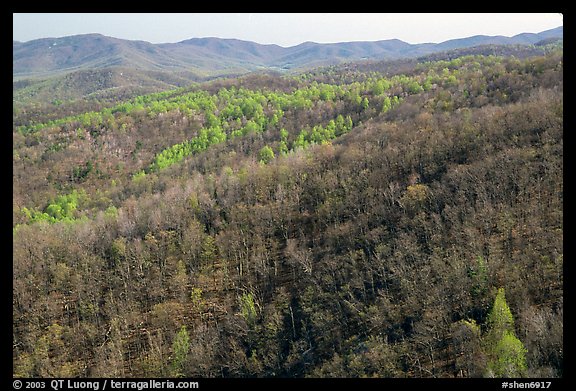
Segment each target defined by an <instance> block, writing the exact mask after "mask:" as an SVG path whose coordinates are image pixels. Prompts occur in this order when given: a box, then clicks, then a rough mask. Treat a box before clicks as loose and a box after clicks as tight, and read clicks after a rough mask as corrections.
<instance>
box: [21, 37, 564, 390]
mask: <svg viewBox="0 0 576 391" xmlns="http://www.w3.org/2000/svg"><path fill="white" fill-rule="evenodd" d="M103 39H104V38H103ZM479 41H480V40H479V39H475V42H479ZM110 42H112V43H113V44H111V46H109V47H110V48H111V49H110V50H111V51H115V50H117V48H118V46H115V45H121V44H120V43H117V42H116V43H114V42H115V41H114V42H113V41H110ZM220 44H224V45H228V46H227V47H224V48H223V47H220V48H218V46H219V45H220ZM24 45H26V43H25V44H24ZM140 45H141V47H142V48H146V47H149V46H148V45H146V44H140ZM182 45H192V46H202V45H204V47H205V51H206V52H205V53H208V52H211V53H213V52H214V51H218V50H219V51H220V52H221V53H227V55H229V56H235V57H238V56H240V54H239V53H240V52H242V53H244V54H243V55H244V58H243V61H245V63H251V64H252V63H254V62H255V61H261V60H262V61H264V59H266V61H272V58H276V59H279V58H281V57H275V56H277V55H278V54H272V53H276V52H275V51H277V52H278V53H280V52H282V51H283V50H284V49H282V48H278V47H270V48H262V47H260V46H258V45H251V44H246V45H245V46H241V49H240V48H239V46H238V43H237V42H224V43H223V42H221V41H218V40H203V41H194V42H188V43H182ZM56 46H58V45H56ZM385 47H386V49H385ZM402 47H405V48H406V49H407V47H406V46H405V45H404V44H403V43H402V42H398V41H396V42H388V43H386V44H385V45H384V44H382V45H380V44H366V45H364V46H362V49H360V48H359V47H357V48H356V49H354V52H355V53H362V55H367V54H369V53H375V52H376V51H378V50H381V51H384V50H389V51H394V50H396V51H398V50H402V49H401V48H402ZM490 48H491V46H490V45H488V46H484V47H483V48H482V50H492V49H490ZM66 50H68V49H66ZM66 50H64V51H66ZM78 50H80V49H78ZM95 50H96V49H95ZM130 50H136V49H135V46H131V49H130ZM155 50H156V51H155V52H154V55H158V56H164V54H165V53H166V52H167V49H166V48H165V47H156V49H155ZM291 50H296V49H294V48H292V49H291ZM346 50H347V49H346V47H345V46H341V45H340V46H339V45H335V46H321V47H318V46H317V45H316V44H313V43H307V44H302V45H300V47H299V49H298V55H297V56H296V55H295V56H294V58H306V59H307V60H306V62H307V63H310V61H312V59H316V60H317V59H318V58H319V57H316V54H315V53H317V52H318V51H322V52H324V53H330V55H339V56H341V57H346V56H351V55H352V54H351V53H350V52H347V51H346ZM457 50H460V49H457ZM236 51H239V52H236ZM184 52H185V51H184ZM115 53H116V54H115V55H118V53H117V52H115ZM457 53H458V52H454V51H453V52H450V54H449V55H446V58H432V57H425V58H422V59H416V58H412V59H397V60H394V61H362V62H357V63H353V62H350V63H347V64H340V65H331V66H325V67H322V68H315V69H313V70H309V71H305V72H300V73H294V74H273V73H272V74H250V75H245V76H241V77H235V78H218V79H214V80H210V81H206V82H198V83H194V84H191V85H186V86H183V87H179V88H174V89H169V90H165V91H161V92H155V93H152V94H145V95H138V96H131V97H130V99H124V98H120V97H119V98H117V99H114V96H113V95H112V94H110V95H108V97H107V100H106V101H103V102H100V101H90V100H80V101H75V102H72V103H69V104H55V105H53V106H50V105H48V106H45V107H41V106H39V107H35V106H32V105H30V106H15V107H14V109H13V123H14V126H13V206H12V209H13V296H12V300H13V375H14V376H15V377H25V378H36V377H38V378H64V377H66V378H73V377H114V378H115V377H134V378H141V377H151V378H156V377H192V378H195V377H219V378H231V377H234V378H248V377H291V378H292V377H295V378H308V377H331V378H337V377H352V378H365V377H380V378H382V377H394V378H438V377H502V378H510V377H535V378H557V377H562V376H564V372H563V364H564V362H563V353H564V346H563V296H564V295H563V119H564V116H563V107H564V105H563V65H564V60H563V49H562V46H555V47H553V48H549V49H547V50H545V51H544V54H539V55H535V56H533V55H529V53H528V52H524V53H525V54H526V56H525V57H523V58H517V57H502V56H497V55H493V53H488V54H490V55H482V54H480V53H475V54H468V55H465V56H458V55H457ZM70 55H71V59H70V62H69V64H76V65H75V66H81V65H80V64H81V63H82V61H81V59H82V58H83V56H84V57H86V56H89V54H87V53H85V54H80V53H78V54H77V55H73V54H70ZM219 55H220V54H218V55H216V54H215V57H213V58H212V59H211V60H210V61H218V60H217V58H218V57H217V56H219ZM429 55H432V56H433V55H436V54H435V53H431V54H429ZM184 57H185V54H182V53H181V54H178V55H177V56H176V55H173V57H170V61H175V62H176V63H180V62H184ZM228 58H229V57H228ZM348 58H350V57H348ZM284 60H285V59H283V60H282V61H284ZM316 60H314V61H316ZM90 61H91V62H92V63H93V64H94V63H96V60H95V58H92V59H91V60H90ZM106 61H107V60H106ZM166 61H168V60H166ZM282 61H280V62H278V63H277V65H282V64H283V62H282ZM107 62H108V61H107ZM46 63H50V64H53V65H52V66H54V67H55V66H56V65H57V64H63V63H61V62H58V61H56V59H55V58H53V59H47V60H46ZM140 64H147V65H146V66H150V64H151V63H150V62H148V61H144V60H141V61H140ZM78 71H82V72H95V73H93V74H92V73H86V74H85V75H86V78H88V79H96V80H103V83H108V82H109V83H111V84H110V85H113V83H115V81H114V80H115V79H114V80H113V78H118V77H119V74H117V73H114V74H112V75H109V76H108V75H107V74H102V73H98V72H101V70H100V71H97V70H90V71H87V70H86V71H85V70H78ZM76 75H81V74H76ZM125 76H127V74H125ZM74 77H76V76H74ZM108 77H110V78H111V79H107V78H108ZM108 80H109V81H108ZM21 83H23V85H22V86H21V87H22V89H25V88H27V87H26V86H25V85H24V84H26V83H27V82H25V81H22V82H21ZM70 83H71V84H69V85H62V86H60V87H56V86H55V87H54V88H62V89H64V90H66V89H68V88H71V87H72V86H73V85H75V84H74V83H76V82H75V81H74V80H73V79H72V80H70ZM167 83H168V81H167ZM31 86H32V85H31ZM31 86H29V87H31ZM105 86H108V85H105ZM108 90H109V91H112V90H110V89H108ZM86 92H89V93H93V92H90V91H86ZM499 386H500V384H498V387H499Z"/></svg>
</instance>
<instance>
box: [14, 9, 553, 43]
mask: <svg viewBox="0 0 576 391" xmlns="http://www.w3.org/2000/svg"><path fill="white" fill-rule="evenodd" d="M13 22H14V23H13V39H14V40H16V41H24V42H25V41H30V40H32V39H37V38H53V37H63V36H67V35H76V34H87V33H100V34H103V35H107V36H111V37H116V38H123V39H132V40H143V41H148V42H152V43H166V42H179V41H182V40H185V39H189V38H198V37H219V38H237V39H242V40H247V41H254V42H258V43H262V44H269V43H275V44H277V45H281V46H293V45H297V44H299V43H302V42H306V41H313V42H319V43H329V42H346V41H378V40H383V39H392V38H398V39H401V40H403V41H405V42H408V43H424V42H435V43H437V42H442V41H446V40H449V39H453V38H463V37H468V36H472V35H478V34H482V35H504V36H512V35H516V34H519V33H523V32H528V33H538V32H540V31H544V30H548V29H551V28H554V27H558V26H560V25H563V18H562V14H539V13H524V14H510V13H508V14H457V13H453V14H398V13H396V14H383V13H371V14H361V13H352V14H350V13H336V14H326V13H314V14H305V13H289V14H280V13H276V14H266V13H251V14H249V13H244V14H225V13H220V14H212V13H200V14H168V13H161V14H152V13H147V14H110V13H109V14H97V13H84V14H74V13H67V14H57V13H52V14H50V13H46V14H32V13H21V14H13Z"/></svg>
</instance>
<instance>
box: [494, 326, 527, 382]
mask: <svg viewBox="0 0 576 391" xmlns="http://www.w3.org/2000/svg"><path fill="white" fill-rule="evenodd" d="M526 353H527V350H526V348H525V347H524V344H523V343H522V341H520V340H519V339H518V337H516V335H514V332H513V331H509V330H505V331H504V332H503V334H502V337H501V338H500V339H499V340H498V342H497V343H496V345H495V346H494V347H493V348H492V355H493V358H492V359H491V360H490V361H489V362H488V370H489V371H490V372H491V373H493V374H494V376H495V377H523V376H524V375H525V373H526Z"/></svg>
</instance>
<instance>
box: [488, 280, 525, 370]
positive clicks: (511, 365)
mask: <svg viewBox="0 0 576 391" xmlns="http://www.w3.org/2000/svg"><path fill="white" fill-rule="evenodd" d="M485 343H486V348H487V353H488V355H489V357H490V359H489V361H488V368H487V369H488V373H489V375H491V376H495V377H522V376H524V374H525V372H526V352H527V350H526V348H525V347H524V345H523V344H522V341H520V340H519V339H518V338H517V337H516V334H515V333H514V318H513V316H512V311H510V307H508V304H507V303H506V297H505V293H504V288H500V289H498V293H497V295H496V299H495V300H494V306H493V307H492V310H491V311H490V313H489V314H488V334H487V335H486V339H485Z"/></svg>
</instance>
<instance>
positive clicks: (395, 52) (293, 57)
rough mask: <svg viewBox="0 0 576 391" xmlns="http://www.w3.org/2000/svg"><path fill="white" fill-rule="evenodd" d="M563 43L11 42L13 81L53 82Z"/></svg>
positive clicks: (521, 38)
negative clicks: (102, 73)
mask: <svg viewBox="0 0 576 391" xmlns="http://www.w3.org/2000/svg"><path fill="white" fill-rule="evenodd" d="M558 37H560V38H562V37H563V26H559V27H557V28H554V29H550V30H545V31H542V32H540V33H521V34H517V35H515V36H512V37H505V36H487V35H475V36H472V37H465V38H457V39H452V40H448V41H444V42H440V43H418V44H410V43H407V42H404V41H402V40H400V39H388V40H379V41H350V42H336V43H316V42H303V43H301V44H298V45H294V46H290V47H282V46H279V45H276V44H259V43H256V42H252V41H245V40H240V39H234V38H216V37H203V38H190V39H186V40H183V41H180V42H176V43H161V44H153V43H150V42H146V41H141V40H125V39H120V38H114V37H108V36H105V35H102V34H99V33H91V34H80V35H73V36H66V37H60V38H40V39H36V40H32V41H27V42H19V41H15V40H13V46H12V47H13V49H12V54H13V57H12V65H13V73H12V75H13V78H19V77H34V76H51V75H54V74H63V73H67V72H71V71H76V70H82V69H100V68H106V67H110V66H125V67H132V68H135V69H139V70H146V71H160V70H162V71H166V70H170V71H184V70H185V71H196V72H198V73H227V72H231V73H248V72H252V71H255V70H261V69H265V68H269V69H275V70H291V69H297V68H305V67H309V66H311V65H330V64H338V63H342V62H346V61H355V60H363V59H376V60H386V59H398V58H403V57H418V56H422V55H426V54H432V53H436V52H440V51H445V50H451V49H459V48H464V47H470V46H478V45H487V44H504V45H509V44H523V45H532V44H535V43H537V42H539V41H541V40H544V39H548V38H558Z"/></svg>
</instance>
